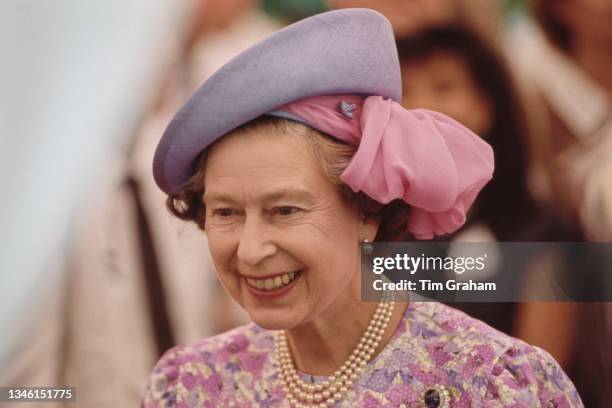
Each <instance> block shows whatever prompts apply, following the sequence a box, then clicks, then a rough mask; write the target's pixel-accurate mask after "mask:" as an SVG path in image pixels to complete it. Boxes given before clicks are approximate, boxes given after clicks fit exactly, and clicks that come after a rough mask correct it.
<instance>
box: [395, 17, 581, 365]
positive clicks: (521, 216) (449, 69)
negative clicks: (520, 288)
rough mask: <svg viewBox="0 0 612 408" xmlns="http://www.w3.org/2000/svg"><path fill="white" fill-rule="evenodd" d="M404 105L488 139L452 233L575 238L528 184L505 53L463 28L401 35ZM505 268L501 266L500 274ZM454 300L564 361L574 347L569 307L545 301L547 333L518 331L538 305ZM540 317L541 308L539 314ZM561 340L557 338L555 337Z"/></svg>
mask: <svg viewBox="0 0 612 408" xmlns="http://www.w3.org/2000/svg"><path fill="white" fill-rule="evenodd" d="M398 52H399V56H400V63H401V68H402V77H403V83H404V93H403V99H402V104H403V105H404V106H405V107H407V108H416V107H419V106H420V107H424V108H427V109H432V110H436V111H440V112H442V113H445V114H446V115H449V116H450V117H452V118H454V119H456V120H458V121H459V122H460V123H463V124H464V125H466V126H467V127H469V128H470V129H472V130H473V131H474V132H475V133H476V134H478V135H480V136H481V137H483V138H484V139H485V140H486V141H487V142H489V143H490V144H491V147H492V148H493V151H494V154H495V161H496V169H495V176H494V177H493V180H492V181H491V182H490V183H489V184H488V185H487V186H486V187H485V188H484V189H483V191H482V193H481V195H480V197H479V198H478V200H477V201H476V204H475V207H474V208H473V210H472V211H471V212H470V214H469V216H468V220H467V222H466V225H465V226H464V227H463V228H462V229H461V230H460V231H459V232H457V233H456V234H455V235H454V236H453V237H450V239H453V240H464V241H476V242H478V241H527V242H530V241H574V240H580V239H581V238H580V237H581V235H580V232H579V231H574V230H572V229H571V228H569V227H567V226H564V225H561V224H560V222H559V221H558V220H555V219H553V218H550V217H548V216H547V215H546V214H545V213H544V212H543V211H542V210H541V209H540V208H539V207H538V206H537V204H536V202H535V200H534V199H533V197H532V195H531V193H530V191H529V189H528V179H527V175H528V157H527V148H526V143H527V141H528V134H527V132H528V128H527V123H526V118H525V115H524V111H523V109H524V108H523V106H522V103H521V99H520V98H519V95H518V93H517V90H516V89H515V86H514V81H513V79H512V76H511V74H510V72H509V70H508V68H507V67H506V64H505V61H504V59H503V58H502V57H501V55H499V54H498V53H497V52H496V51H494V48H493V47H492V46H491V45H489V44H488V43H487V42H486V41H485V40H484V39H483V38H481V36H479V35H478V34H477V33H476V32H474V31H472V30H470V29H468V28H467V27H465V26H456V25H455V26H452V25H451V26H448V25H447V26H437V27H431V28H428V29H424V30H423V31H420V32H418V33H416V34H414V35H412V36H409V37H404V38H401V39H399V40H398ZM498 273H503V272H498ZM452 306H454V307H457V308H460V309H461V310H464V311H466V312H467V313H468V314H470V315H472V316H475V317H477V318H479V319H482V320H484V321H485V322H487V323H488V324H491V325H492V326H494V327H495V328H497V329H499V330H502V331H504V332H506V333H509V334H512V335H515V336H517V337H519V338H524V339H525V338H526V337H527V338H529V340H531V341H534V342H535V343H536V344H538V345H540V346H542V347H544V348H545V349H546V350H548V351H549V352H551V353H552V354H553V355H554V356H555V358H556V359H557V361H559V362H560V363H561V364H562V365H563V364H564V363H567V361H568V360H569V358H570V354H571V350H572V346H573V334H574V333H573V331H572V328H573V324H572V316H573V315H574V314H573V310H574V308H573V306H572V305H571V304H570V303H566V304H557V305H556V306H555V307H547V313H546V317H547V321H548V326H547V335H546V336H542V337H541V338H535V336H534V334H533V333H532V332H529V331H528V330H522V328H523V327H524V326H523V325H522V324H521V321H522V319H523V318H524V316H530V314H531V313H533V310H532V309H533V308H536V306H535V305H530V304H517V303H486V304H483V303H453V304H452ZM537 315H538V317H540V318H542V317H543V316H542V315H543V313H537ZM560 339H561V340H560Z"/></svg>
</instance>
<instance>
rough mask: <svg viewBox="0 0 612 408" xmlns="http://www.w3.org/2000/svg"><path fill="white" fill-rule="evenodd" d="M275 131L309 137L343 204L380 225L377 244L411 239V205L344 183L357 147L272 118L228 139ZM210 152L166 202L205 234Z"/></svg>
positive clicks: (249, 124) (264, 118) (262, 118)
mask: <svg viewBox="0 0 612 408" xmlns="http://www.w3.org/2000/svg"><path fill="white" fill-rule="evenodd" d="M271 127H272V128H274V129H279V130H282V131H284V132H289V133H293V134H296V135H299V136H306V137H305V140H307V141H308V142H309V143H308V146H309V147H310V149H311V151H312V153H313V154H314V155H315V157H316V158H317V159H318V160H319V162H320V163H321V167H322V169H323V171H324V173H325V175H327V177H329V179H330V181H331V182H332V183H333V184H334V185H335V186H336V188H337V190H338V193H339V194H340V197H341V198H342V200H343V201H344V202H345V203H346V204H348V205H350V206H356V208H357V209H358V210H359V211H360V212H361V214H362V215H363V216H364V217H366V218H369V219H374V220H378V221H379V222H380V224H379V227H378V232H377V234H376V237H375V238H374V240H375V241H379V242H380V241H401V240H404V239H406V238H407V236H408V230H407V226H408V217H409V210H410V207H409V205H408V204H406V203H405V202H404V201H402V200H399V199H398V200H393V201H391V202H390V203H388V204H386V205H385V204H381V203H379V202H377V201H374V200H373V199H371V198H370V197H368V196H367V195H365V194H364V193H362V192H358V193H355V192H353V190H352V189H351V188H350V187H349V186H348V185H346V184H345V183H344V182H342V180H340V175H341V174H342V172H343V171H344V169H345V168H346V167H347V166H348V164H349V162H350V160H351V158H352V157H353V155H354V154H355V151H356V149H357V147H356V146H353V145H349V144H347V143H344V142H342V141H340V140H337V139H335V138H332V137H330V136H328V135H326V134H323V133H321V132H319V131H317V130H315V129H313V128H311V127H308V126H306V125H303V124H301V123H298V122H294V121H291V120H287V119H281V118H277V117H272V116H260V117H258V118H256V119H254V120H252V121H250V122H247V123H245V124H244V125H242V126H240V127H238V128H236V129H234V130H232V131H231V132H230V133H228V135H229V134H238V133H243V132H246V131H255V130H261V129H265V128H271ZM206 152H207V151H206V150H205V151H203V152H202V153H200V156H199V157H198V159H197V160H196V165H195V167H194V174H193V176H192V177H191V178H190V179H189V180H188V181H187V182H186V183H185V184H184V185H183V187H182V188H181V189H180V191H179V192H178V193H176V194H171V195H169V196H168V198H167V199H166V206H167V207H168V209H169V210H170V212H171V213H172V214H174V215H175V216H177V217H178V218H180V219H182V220H185V221H193V222H195V223H196V224H197V225H198V227H200V228H201V229H202V230H205V211H206V207H205V206H204V202H203V199H202V198H203V195H204V168H205V164H206Z"/></svg>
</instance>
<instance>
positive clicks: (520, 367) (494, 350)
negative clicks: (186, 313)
mask: <svg viewBox="0 0 612 408" xmlns="http://www.w3.org/2000/svg"><path fill="white" fill-rule="evenodd" d="M273 335H274V332H273V331H269V330H264V329H262V328H260V327H258V326H256V325H255V324H250V325H247V326H243V327H239V328H236V329H234V330H232V331H229V332H227V333H223V334H221V335H218V336H215V337H212V338H208V339H203V340H200V341H198V342H196V343H194V344H191V345H189V346H177V347H174V348H172V349H170V350H168V351H167V352H166V353H165V354H164V355H163V356H162V358H161V359H160V360H159V362H158V363H157V365H156V366H155V368H154V370H153V373H152V375H151V378H150V380H149V385H148V388H147V390H146V393H145V396H144V398H143V401H142V405H141V406H142V407H144V408H158V407H159V408H164V407H178V408H187V407H210V408H216V407H240V408H249V407H289V406H290V405H289V403H288V401H286V398H285V392H284V391H283V387H282V385H281V383H280V381H279V380H278V372H277V370H276V367H275V365H274V336H273ZM304 379H306V380H308V381H314V382H316V381H322V380H323V378H320V377H313V376H307V375H304ZM434 386H435V387H438V389H440V387H441V388H442V390H446V391H447V392H448V397H449V398H448V404H449V406H450V407H453V408H459V407H466V408H467V407H514V408H521V407H529V408H532V407H546V408H553V407H557V408H563V407H582V406H583V405H582V402H581V400H580V397H579V396H578V393H577V392H576V389H575V388H574V386H573V384H572V383H571V381H570V380H569V379H568V378H567V376H566V375H565V373H564V372H563V371H562V370H561V368H560V367H559V365H558V364H557V363H556V362H555V360H554V359H553V358H552V357H551V356H550V355H549V354H548V353H546V352H545V351H543V350H541V349H539V348H537V347H533V346H530V345H528V344H526V343H524V342H522V341H520V340H517V339H514V338H512V337H509V336H506V335H504V334H502V333H500V332H498V331H496V330H494V329H492V328H491V327H489V326H487V325H486V324H484V323H482V322H480V321H478V320H475V319H473V318H471V317H469V316H467V315H465V314H464V313H462V312H460V311H457V310H455V309H453V308H450V307H448V306H445V305H442V304H440V303H435V302H422V303H410V305H409V306H408V308H407V309H406V313H405V315H404V318H403V320H402V321H401V323H400V325H399V327H398V328H397V330H396V332H395V334H394V336H393V338H392V340H391V341H390V343H389V344H388V345H387V346H386V347H385V348H384V350H383V351H382V352H381V353H380V354H379V355H378V356H376V358H375V359H373V360H372V361H370V362H369V363H368V365H366V367H365V368H364V370H363V372H362V374H361V377H360V379H359V380H358V381H356V383H355V386H354V387H353V389H352V390H351V391H349V393H348V394H347V395H346V398H345V399H344V400H343V401H340V402H338V403H337V404H336V407H351V408H354V407H362V408H374V407H383V408H391V407H393V408H397V407H422V406H424V405H423V402H424V398H425V394H426V392H427V391H428V390H430V389H431V388H432V387H434Z"/></svg>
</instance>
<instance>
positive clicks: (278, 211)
mask: <svg viewBox="0 0 612 408" xmlns="http://www.w3.org/2000/svg"><path fill="white" fill-rule="evenodd" d="M298 211H300V209H299V208H297V207H289V206H285V207H276V208H275V209H274V210H273V211H272V212H273V213H274V214H275V215H293V214H295V213H297V212H298Z"/></svg>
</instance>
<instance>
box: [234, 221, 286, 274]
mask: <svg viewBox="0 0 612 408" xmlns="http://www.w3.org/2000/svg"><path fill="white" fill-rule="evenodd" d="M276 251H277V248H276V245H275V244H274V243H273V242H272V241H271V240H270V239H269V233H268V231H267V229H266V225H265V222H264V221H263V220H260V219H257V218H256V217H248V216H247V219H246V221H245V222H244V224H243V227H242V234H241V235H240V242H239V243H238V251H237V254H236V255H237V257H238V259H239V260H240V261H241V262H242V263H243V264H245V265H248V266H257V265H258V264H259V263H260V262H261V261H262V260H264V259H265V258H267V257H270V256H273V255H274V254H276Z"/></svg>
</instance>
